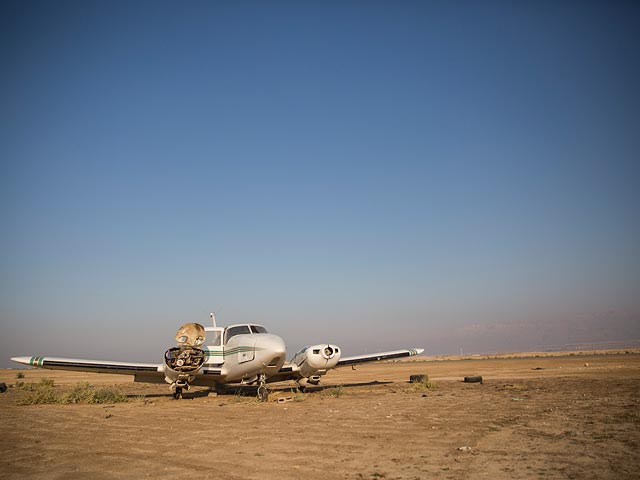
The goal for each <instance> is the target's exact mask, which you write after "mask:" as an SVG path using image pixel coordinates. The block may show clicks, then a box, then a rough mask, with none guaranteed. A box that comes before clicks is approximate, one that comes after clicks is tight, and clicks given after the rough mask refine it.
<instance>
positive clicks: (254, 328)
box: [249, 325, 269, 333]
mask: <svg viewBox="0 0 640 480" xmlns="http://www.w3.org/2000/svg"><path fill="white" fill-rule="evenodd" d="M249 328H250V329H251V333H269V332H267V329H266V328H264V327H263V326H262V325H249Z"/></svg>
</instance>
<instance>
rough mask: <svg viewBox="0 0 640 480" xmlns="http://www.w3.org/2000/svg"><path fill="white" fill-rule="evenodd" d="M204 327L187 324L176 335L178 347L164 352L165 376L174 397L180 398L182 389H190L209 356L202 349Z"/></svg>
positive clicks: (196, 324)
mask: <svg viewBox="0 0 640 480" xmlns="http://www.w3.org/2000/svg"><path fill="white" fill-rule="evenodd" d="M204 339H205V331H204V327H203V326H202V325H200V324H198V323H185V324H184V325H182V326H181V327H180V328H179V329H178V332H177V333H176V343H177V346H176V347H171V348H170V349H168V350H167V351H166V352H164V375H165V380H166V381H167V383H170V384H171V389H172V391H173V392H174V396H176V398H178V397H179V396H180V395H181V394H182V389H183V388H185V389H189V383H190V382H192V381H193V379H194V378H195V375H196V374H197V373H198V372H199V371H200V370H201V369H202V367H203V366H204V363H205V361H206V359H207V356H206V354H205V352H204V350H202V349H201V348H200V345H202V344H203V343H204Z"/></svg>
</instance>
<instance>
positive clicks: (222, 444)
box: [0, 352, 640, 480]
mask: <svg viewBox="0 0 640 480" xmlns="http://www.w3.org/2000/svg"><path fill="white" fill-rule="evenodd" d="M18 372H19V371H18V370H0V382H5V383H7V384H8V385H10V387H9V389H8V391H7V392H6V393H3V394H0V425H1V428H2V432H1V435H0V478H11V479H13V478H16V479H20V478H38V479H78V478H96V479H102V478H116V479H117V478H127V479H128V478H216V479H260V480H268V479H323V480H326V479H327V478H338V479H431V478H451V479H494V478H526V479H553V478H575V479H591V478H611V479H631V478H635V479H637V478H640V354H638V353H637V352H631V353H628V354H607V355H589V356H583V355H566V356H549V357H546V356H531V357H527V356H523V358H476V359H468V360H456V361H454V360H444V361H435V360H434V359H424V358H418V359H417V360H412V361H406V362H392V363H379V364H368V365H362V366H359V367H357V369H356V370H352V369H351V368H343V369H338V370H335V371H332V372H330V373H329V374H328V375H327V376H326V377H325V378H324V379H323V383H324V386H323V387H322V388H317V389H315V390H314V391H311V392H309V393H305V394H299V393H295V391H294V390H293V389H292V387H293V386H294V385H292V384H278V385H273V386H272V388H273V390H272V394H271V396H270V401H269V402H267V403H258V402H256V401H255V400H254V398H253V396H252V395H253V393H254V391H255V390H253V391H252V389H251V388H244V389H235V390H234V389H232V390H230V391H229V392H228V393H227V394H224V395H217V396H216V395H214V394H213V393H211V394H209V392H207V391H206V390H204V389H192V390H191V391H190V392H188V393H186V394H185V398H184V399H183V400H177V401H176V400H173V399H172V398H171V396H170V392H169V390H168V387H167V386H166V385H145V384H136V383H133V382H132V379H131V378H130V377H126V376H116V375H96V374H83V373H76V372H54V371H48V370H22V371H21V372H23V373H24V375H25V378H24V379H22V381H24V382H38V381H39V379H41V378H45V377H46V378H51V379H53V380H54V382H55V388H56V389H58V390H59V391H61V392H62V391H65V389H69V388H70V387H71V386H72V384H75V383H77V382H82V381H85V382H90V383H91V384H94V385H110V386H113V385H115V386H117V388H118V389H120V390H121V391H122V392H124V393H126V394H127V396H128V397H129V401H128V402H126V403H117V404H111V405H109V404H97V405H96V404H53V405H17V404H16V402H17V401H18V400H19V398H20V396H21V395H24V394H25V393H24V390H23V389H20V388H17V387H12V386H11V385H14V384H15V383H16V382H17V381H18V380H17V379H16V375H17V373H18ZM412 374H428V375H429V380H430V382H431V385H430V386H429V388H426V386H415V385H411V384H410V383H409V382H408V380H409V376H410V375H412ZM468 375H482V376H483V378H484V382H483V383H482V384H479V383H464V382H463V381H462V379H463V377H464V376H468Z"/></svg>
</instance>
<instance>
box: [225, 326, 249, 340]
mask: <svg viewBox="0 0 640 480" xmlns="http://www.w3.org/2000/svg"><path fill="white" fill-rule="evenodd" d="M248 333H251V329H250V328H249V326H248V325H238V326H236V327H229V328H227V335H226V337H227V341H226V342H225V343H229V340H231V338H233V337H235V336H236V335H246V334H248Z"/></svg>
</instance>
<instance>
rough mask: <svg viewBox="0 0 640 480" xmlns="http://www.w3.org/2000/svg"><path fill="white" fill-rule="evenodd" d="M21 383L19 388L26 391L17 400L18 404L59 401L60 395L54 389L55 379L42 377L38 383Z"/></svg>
mask: <svg viewBox="0 0 640 480" xmlns="http://www.w3.org/2000/svg"><path fill="white" fill-rule="evenodd" d="M18 384H20V386H19V388H20V389H21V390H23V391H24V392H25V393H24V395H22V396H21V397H19V398H18V399H17V400H16V404H17V405H39V404H43V403H58V402H59V397H58V395H56V392H55V391H54V390H53V380H51V379H49V378H42V379H40V381H39V382H38V383H24V382H17V383H16V385H18Z"/></svg>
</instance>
